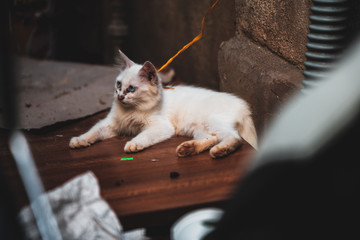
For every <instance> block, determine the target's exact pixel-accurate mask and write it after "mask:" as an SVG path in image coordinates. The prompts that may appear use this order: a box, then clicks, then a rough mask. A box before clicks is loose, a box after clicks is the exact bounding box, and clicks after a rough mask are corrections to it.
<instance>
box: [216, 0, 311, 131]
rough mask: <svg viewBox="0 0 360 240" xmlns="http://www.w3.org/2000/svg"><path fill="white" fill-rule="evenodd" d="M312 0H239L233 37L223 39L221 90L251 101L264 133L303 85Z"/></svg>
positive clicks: (257, 123)
mask: <svg viewBox="0 0 360 240" xmlns="http://www.w3.org/2000/svg"><path fill="white" fill-rule="evenodd" d="M310 7H311V0H287V1H283V0H267V1H262V0H235V9H236V14H235V18H236V19H235V20H236V32H235V36H234V37H233V38H231V39H230V40H228V41H226V42H224V43H222V44H221V48H220V51H219V57H218V67H219V74H220V90H222V91H225V92H231V93H234V94H236V95H238V96H241V97H242V98H244V99H245V100H246V101H248V102H249V104H250V105H251V108H252V111H253V116H254V120H255V125H256V127H257V130H258V133H259V135H260V136H261V134H262V132H263V130H264V129H265V128H266V126H267V125H268V123H269V121H270V120H271V119H272V118H273V116H274V114H276V112H277V111H278V110H279V107H280V106H281V105H282V103H284V101H286V100H287V99H288V98H289V97H290V96H291V95H292V94H293V93H294V92H296V91H298V90H299V89H300V88H301V81H302V79H303V76H302V70H303V62H304V61H305V57H304V56H305V55H304V54H305V52H306V42H307V37H306V35H307V33H308V23H309V14H310Z"/></svg>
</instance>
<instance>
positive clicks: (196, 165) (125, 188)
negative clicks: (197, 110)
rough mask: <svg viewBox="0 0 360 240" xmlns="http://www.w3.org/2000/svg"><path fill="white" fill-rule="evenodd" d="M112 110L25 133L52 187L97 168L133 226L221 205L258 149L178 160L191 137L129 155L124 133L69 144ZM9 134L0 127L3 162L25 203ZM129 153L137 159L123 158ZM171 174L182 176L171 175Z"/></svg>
mask: <svg viewBox="0 0 360 240" xmlns="http://www.w3.org/2000/svg"><path fill="white" fill-rule="evenodd" d="M107 113H108V112H107V111H105V112H102V113H99V114H96V115H93V116H90V117H87V118H84V119H81V120H76V121H70V122H66V123H62V124H57V125H55V126H52V127H48V128H44V129H41V130H36V131H28V132H25V136H26V138H27V139H28V142H29V144H30V147H31V150H32V153H33V156H34V159H35V161H36V165H37V167H38V170H39V173H40V176H41V178H42V181H43V183H44V186H45V189H46V190H50V189H53V188H55V187H57V186H59V185H60V184H62V183H64V182H65V181H67V180H69V179H71V178H73V177H75V176H77V175H79V174H81V173H84V172H86V171H92V172H94V174H95V175H96V176H97V178H98V180H99V183H100V187H101V195H102V196H103V197H104V199H106V201H107V202H108V203H109V204H110V206H111V207H112V209H113V210H114V211H115V212H116V214H117V215H118V216H119V217H120V220H121V222H122V224H123V225H124V227H125V228H128V229H130V228H135V227H146V226H153V225H155V224H169V222H171V221H174V220H176V219H175V218H177V217H179V216H181V214H183V213H184V212H185V211H188V210H191V209H194V208H198V207H204V206H218V205H219V203H221V202H223V201H224V200H226V199H228V198H229V197H230V196H231V192H232V190H233V189H234V186H235V185H236V184H237V182H238V181H239V180H240V179H241V178H242V177H243V175H244V173H245V171H246V168H247V165H248V162H249V159H251V156H252V154H253V153H254V152H255V150H254V149H253V148H252V147H251V146H250V145H249V144H247V143H246V142H244V144H243V146H242V147H241V148H240V149H238V150H237V151H236V152H235V153H233V154H231V155H230V156H228V157H226V158H222V159H216V160H214V159H212V158H211V157H210V155H209V154H208V152H204V153H201V154H199V155H196V156H192V157H188V158H178V157H177V156H176V153H175V149H176V147H177V146H178V145H179V144H180V143H182V142H183V141H186V140H189V138H185V137H173V138H171V139H170V140H168V141H165V142H162V143H159V144H157V145H155V146H152V147H150V148H148V149H146V150H144V151H142V152H139V153H135V154H127V153H124V150H123V149H124V145H125V143H126V142H127V141H128V140H130V139H131V137H123V136H118V137H114V138H112V139H108V140H105V141H103V142H99V143H96V144H94V145H93V146H91V147H88V148H82V149H70V148H69V147H68V143H69V140H70V138H71V137H73V136H76V135H79V134H81V133H83V132H85V131H87V130H88V129H89V128H90V127H91V126H92V125H93V124H94V123H96V122H97V121H98V120H100V119H101V118H104V117H105V116H106V114H107ZM7 135H8V133H7V131H6V130H1V131H0V139H1V145H0V158H1V163H0V166H1V169H2V171H3V172H4V173H5V175H6V177H7V178H8V179H9V184H10V185H11V187H12V189H13V190H14V194H15V195H16V196H17V205H18V206H19V207H21V206H24V205H25V204H28V200H27V198H26V195H25V192H24V188H23V186H22V183H21V181H20V178H19V176H18V173H17V170H16V166H15V164H14V161H13V159H12V157H11V155H10V152H9V150H8V147H7V140H6V138H7ZM127 157H133V160H126V161H121V160H120V159H121V158H127ZM171 172H177V173H179V176H178V177H177V178H171V177H170V173H171Z"/></svg>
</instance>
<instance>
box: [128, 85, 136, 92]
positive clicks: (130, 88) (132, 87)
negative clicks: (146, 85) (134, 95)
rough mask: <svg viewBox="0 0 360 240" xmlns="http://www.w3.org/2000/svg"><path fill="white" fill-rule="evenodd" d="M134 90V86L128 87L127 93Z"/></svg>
mask: <svg viewBox="0 0 360 240" xmlns="http://www.w3.org/2000/svg"><path fill="white" fill-rule="evenodd" d="M135 90H136V87H134V86H130V87H128V91H129V92H135Z"/></svg>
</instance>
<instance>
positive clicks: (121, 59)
mask: <svg viewBox="0 0 360 240" xmlns="http://www.w3.org/2000/svg"><path fill="white" fill-rule="evenodd" d="M134 64H135V63H134V62H133V61H131V60H130V59H129V58H128V57H127V56H126V55H125V54H124V53H123V52H122V51H121V50H120V49H118V50H117V51H115V66H116V67H118V68H120V70H124V69H125V68H129V67H131V66H132V65H134Z"/></svg>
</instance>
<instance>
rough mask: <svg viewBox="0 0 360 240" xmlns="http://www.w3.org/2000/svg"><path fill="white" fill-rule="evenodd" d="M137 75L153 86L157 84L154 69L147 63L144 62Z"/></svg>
mask: <svg viewBox="0 0 360 240" xmlns="http://www.w3.org/2000/svg"><path fill="white" fill-rule="evenodd" d="M139 75H140V76H142V77H144V78H146V79H147V80H148V81H149V82H151V83H153V84H157V82H158V76H157V74H156V68H155V66H154V65H153V64H152V63H151V62H149V61H146V62H145V63H144V65H143V66H142V68H141V69H140V71H139Z"/></svg>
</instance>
